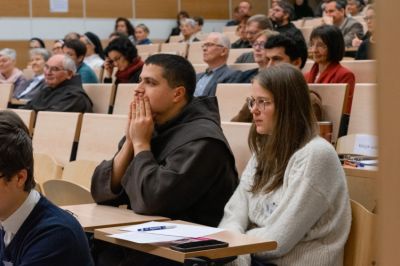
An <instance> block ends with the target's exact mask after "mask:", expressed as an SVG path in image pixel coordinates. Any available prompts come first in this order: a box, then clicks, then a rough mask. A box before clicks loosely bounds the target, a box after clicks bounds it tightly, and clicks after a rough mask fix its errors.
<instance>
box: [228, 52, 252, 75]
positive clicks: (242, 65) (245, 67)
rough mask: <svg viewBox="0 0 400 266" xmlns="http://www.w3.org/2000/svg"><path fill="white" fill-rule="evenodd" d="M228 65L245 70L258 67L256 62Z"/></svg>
mask: <svg viewBox="0 0 400 266" xmlns="http://www.w3.org/2000/svg"><path fill="white" fill-rule="evenodd" d="M231 51H232V50H231ZM229 67H230V68H232V69H234V70H240V71H246V70H250V69H254V68H258V64H257V63H241V64H230V65H229Z"/></svg>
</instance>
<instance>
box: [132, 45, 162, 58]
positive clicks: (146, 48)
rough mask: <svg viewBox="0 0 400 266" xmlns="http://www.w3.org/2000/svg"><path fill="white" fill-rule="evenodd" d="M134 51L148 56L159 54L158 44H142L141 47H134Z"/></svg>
mask: <svg viewBox="0 0 400 266" xmlns="http://www.w3.org/2000/svg"><path fill="white" fill-rule="evenodd" d="M136 49H137V50H138V53H139V54H140V53H149V55H152V54H156V53H158V52H160V44H159V43H154V44H142V45H136Z"/></svg>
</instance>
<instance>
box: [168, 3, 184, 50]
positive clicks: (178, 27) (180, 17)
mask: <svg viewBox="0 0 400 266" xmlns="http://www.w3.org/2000/svg"><path fill="white" fill-rule="evenodd" d="M186 18H190V16H189V13H188V12H186V11H183V10H182V11H180V12H179V13H178V14H177V15H176V27H174V28H173V29H172V30H171V33H170V34H169V36H168V39H167V40H166V42H169V39H170V38H171V36H178V35H180V34H181V21H182V20H183V19H186Z"/></svg>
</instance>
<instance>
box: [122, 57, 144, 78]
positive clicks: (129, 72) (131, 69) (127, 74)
mask: <svg viewBox="0 0 400 266" xmlns="http://www.w3.org/2000/svg"><path fill="white" fill-rule="evenodd" d="M143 64H144V63H143V61H142V60H141V59H140V57H139V56H138V57H136V58H135V59H134V60H133V62H132V64H130V65H129V66H128V67H127V68H126V69H125V70H122V71H120V70H118V71H117V73H116V74H115V76H116V77H117V80H118V82H119V83H130V79H131V77H132V76H133V74H134V73H135V72H136V71H137V70H138V69H140V68H141V67H142V66H143Z"/></svg>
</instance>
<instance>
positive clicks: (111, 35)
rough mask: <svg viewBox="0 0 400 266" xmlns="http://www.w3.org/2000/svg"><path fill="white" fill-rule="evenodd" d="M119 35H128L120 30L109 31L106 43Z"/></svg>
mask: <svg viewBox="0 0 400 266" xmlns="http://www.w3.org/2000/svg"><path fill="white" fill-rule="evenodd" d="M119 37H124V38H128V35H126V34H125V33H122V32H118V31H114V32H111V33H110V35H109V36H108V43H111V42H112V41H113V40H115V39H117V38H119Z"/></svg>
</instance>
